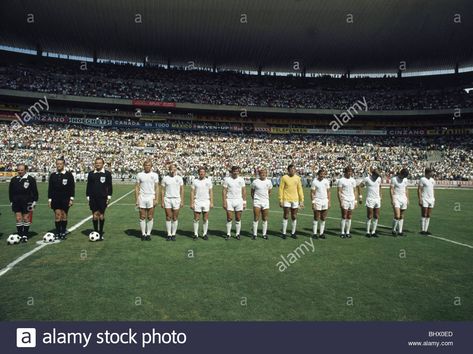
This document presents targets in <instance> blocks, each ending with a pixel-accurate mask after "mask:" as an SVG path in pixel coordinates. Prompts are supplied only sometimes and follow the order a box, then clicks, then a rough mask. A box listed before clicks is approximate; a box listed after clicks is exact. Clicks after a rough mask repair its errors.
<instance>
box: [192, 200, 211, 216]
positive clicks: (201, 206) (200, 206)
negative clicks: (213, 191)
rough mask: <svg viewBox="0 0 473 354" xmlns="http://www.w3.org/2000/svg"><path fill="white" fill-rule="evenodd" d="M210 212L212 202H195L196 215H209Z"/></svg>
mask: <svg viewBox="0 0 473 354" xmlns="http://www.w3.org/2000/svg"><path fill="white" fill-rule="evenodd" d="M209 210H210V200H196V201H194V212H195V213H208V212H209Z"/></svg>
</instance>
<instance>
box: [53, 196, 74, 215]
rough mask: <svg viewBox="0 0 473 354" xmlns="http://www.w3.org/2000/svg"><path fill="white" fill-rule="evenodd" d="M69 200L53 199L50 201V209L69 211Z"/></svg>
mask: <svg viewBox="0 0 473 354" xmlns="http://www.w3.org/2000/svg"><path fill="white" fill-rule="evenodd" d="M69 201H70V200H69V199H53V200H51V209H53V210H57V209H59V210H64V211H65V212H66V213H67V212H68V211H69Z"/></svg>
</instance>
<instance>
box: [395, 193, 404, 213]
mask: <svg viewBox="0 0 473 354" xmlns="http://www.w3.org/2000/svg"><path fill="white" fill-rule="evenodd" d="M394 207H395V208H398V209H401V210H406V209H407V197H405V196H397V195H395V196H394Z"/></svg>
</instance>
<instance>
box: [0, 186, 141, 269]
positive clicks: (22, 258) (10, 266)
mask: <svg viewBox="0 0 473 354" xmlns="http://www.w3.org/2000/svg"><path fill="white" fill-rule="evenodd" d="M134 191H135V190H134V189H133V190H131V191H129V192H128V193H126V194H124V195H122V196H121V197H120V198H118V199H117V200H115V201H113V202H111V203H110V205H109V207H111V206H112V205H113V204H115V203H118V202H119V201H120V200H122V199H123V198H125V197H127V196H129V195H130V194H131V193H133V192H134ZM90 219H92V215H90V216H88V217H86V218H85V219H84V220H81V221H79V222H78V223H77V224H75V225H74V226H72V227H71V228H69V229H68V231H69V232H72V231H74V230H76V229H78V228H79V227H81V226H82V225H83V224H85V223H86V222H87V221H89V220H90ZM51 244H53V243H43V244H40V245H38V246H36V247H35V248H33V249H32V250H31V251H29V252H26V253H25V254H23V255H21V256H20V257H18V258H17V259H15V260H14V261H13V262H11V263H9V264H8V265H7V266H6V267H5V268H3V269H1V270H0V277H1V276H3V275H4V274H6V273H7V272H8V271H9V270H10V269H12V268H13V267H14V266H16V265H17V264H18V263H20V262H21V261H22V260H24V259H26V258H28V257H29V256H31V255H32V254H34V253H36V252H38V251H39V250H40V249H41V248H43V247H46V246H48V245H51Z"/></svg>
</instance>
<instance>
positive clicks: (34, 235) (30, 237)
mask: <svg viewBox="0 0 473 354" xmlns="http://www.w3.org/2000/svg"><path fill="white" fill-rule="evenodd" d="M38 235H39V234H38V233H37V232H36V231H29V232H28V239H32V238H34V237H36V236H38Z"/></svg>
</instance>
